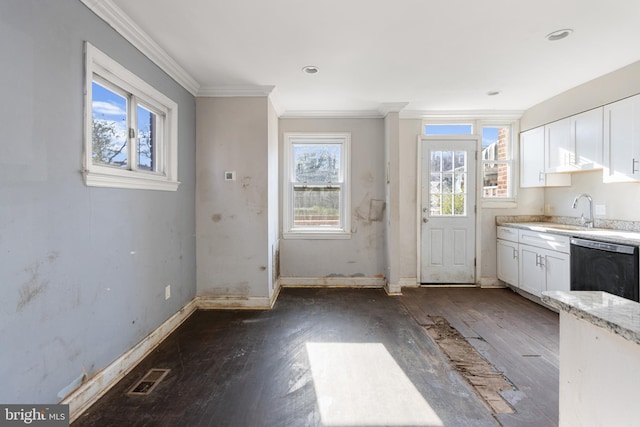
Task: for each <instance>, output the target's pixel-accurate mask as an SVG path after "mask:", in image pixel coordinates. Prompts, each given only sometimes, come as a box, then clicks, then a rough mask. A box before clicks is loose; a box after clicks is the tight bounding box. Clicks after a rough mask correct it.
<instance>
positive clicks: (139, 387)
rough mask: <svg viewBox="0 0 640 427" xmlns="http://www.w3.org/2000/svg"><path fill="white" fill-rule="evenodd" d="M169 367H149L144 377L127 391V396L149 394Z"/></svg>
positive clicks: (164, 375)
mask: <svg viewBox="0 0 640 427" xmlns="http://www.w3.org/2000/svg"><path fill="white" fill-rule="evenodd" d="M169 371H170V369H149V372H147V373H146V375H145V376H144V377H142V379H141V380H140V381H138V382H137V383H136V384H135V385H134V386H133V387H131V389H130V390H129V391H128V392H127V395H128V396H147V395H149V394H150V393H151V392H152V391H153V389H154V388H156V386H157V385H158V384H160V381H162V380H163V379H164V377H166V376H167V374H168V373H169Z"/></svg>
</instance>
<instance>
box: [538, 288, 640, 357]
mask: <svg viewBox="0 0 640 427" xmlns="http://www.w3.org/2000/svg"><path fill="white" fill-rule="evenodd" d="M542 301H543V302H544V303H546V304H548V305H550V306H551V307H553V308H556V309H558V310H562V311H566V312H568V313H570V314H572V315H574V316H576V317H578V318H579V319H583V320H585V321H587V322H589V323H592V324H593V325H596V326H599V327H602V328H604V329H606V330H608V331H610V332H611V333H613V334H616V335H619V336H621V337H622V338H624V339H626V340H628V341H631V342H633V343H636V344H639V345H640V304H639V303H637V302H635V301H631V300H628V299H626V298H621V297H618V296H616V295H611V294H609V293H606V292H598V291H546V292H543V293H542Z"/></svg>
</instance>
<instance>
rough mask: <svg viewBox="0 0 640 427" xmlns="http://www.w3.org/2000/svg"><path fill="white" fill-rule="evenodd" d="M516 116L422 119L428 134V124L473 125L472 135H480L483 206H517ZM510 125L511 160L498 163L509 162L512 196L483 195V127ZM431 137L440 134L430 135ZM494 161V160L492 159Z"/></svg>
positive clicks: (479, 149)
mask: <svg viewBox="0 0 640 427" xmlns="http://www.w3.org/2000/svg"><path fill="white" fill-rule="evenodd" d="M518 123H519V122H518V120H517V118H516V116H515V115H514V116H511V117H510V115H508V114H507V115H505V116H498V115H496V116H491V117H477V116H476V117H473V116H467V115H461V116H451V117H441V116H440V117H435V116H434V117H425V118H423V120H422V133H423V135H426V125H471V126H472V132H473V133H472V134H471V135H472V136H477V137H479V142H478V159H477V168H476V169H477V182H478V183H479V185H478V193H477V197H478V201H479V202H480V204H481V206H482V207H483V208H497V209H500V208H515V207H517V188H518V182H517V181H516V177H517V176H519V174H518V169H517V168H518V162H517V159H518V144H516V142H515V141H516V139H515V138H516V136H517V135H518V134H519V125H518ZM499 126H509V127H510V129H511V130H510V132H509V147H508V150H509V154H510V160H506V161H500V162H497V163H508V164H509V170H510V172H511V173H510V176H509V188H510V189H511V196H510V197H483V194H482V182H483V178H484V176H483V174H484V162H483V160H482V157H481V153H482V128H483V127H499ZM429 136H431V137H433V136H438V135H429ZM459 136H469V134H463V135H459ZM491 162H492V163H493V162H494V161H491Z"/></svg>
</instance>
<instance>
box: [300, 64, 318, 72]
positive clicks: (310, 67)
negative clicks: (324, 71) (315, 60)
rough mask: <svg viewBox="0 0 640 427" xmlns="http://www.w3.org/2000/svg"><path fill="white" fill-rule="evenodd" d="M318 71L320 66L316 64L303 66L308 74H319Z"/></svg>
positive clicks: (303, 69) (303, 70)
mask: <svg viewBox="0 0 640 427" xmlns="http://www.w3.org/2000/svg"><path fill="white" fill-rule="evenodd" d="M318 71H320V68H318V67H316V66H315V65H307V66H306V67H302V72H304V73H306V74H318Z"/></svg>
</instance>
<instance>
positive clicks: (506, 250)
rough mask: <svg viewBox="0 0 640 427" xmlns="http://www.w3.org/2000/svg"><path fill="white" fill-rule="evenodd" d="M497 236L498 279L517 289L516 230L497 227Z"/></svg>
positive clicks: (517, 254)
mask: <svg viewBox="0 0 640 427" xmlns="http://www.w3.org/2000/svg"><path fill="white" fill-rule="evenodd" d="M497 236H498V239H497V241H496V242H497V247H496V249H497V270H498V279H500V280H502V281H503V282H506V283H508V284H510V285H512V286H516V287H517V286H519V280H518V270H519V262H518V256H519V253H518V230H517V229H515V228H509V227H498V230H497Z"/></svg>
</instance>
